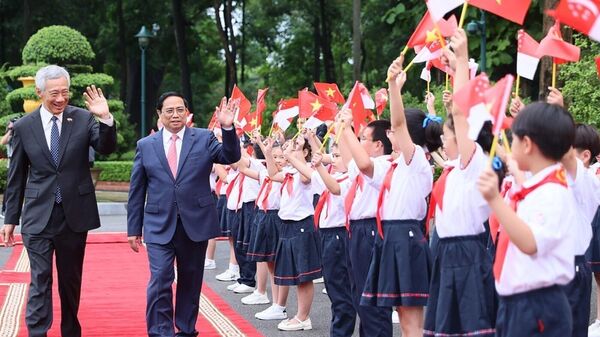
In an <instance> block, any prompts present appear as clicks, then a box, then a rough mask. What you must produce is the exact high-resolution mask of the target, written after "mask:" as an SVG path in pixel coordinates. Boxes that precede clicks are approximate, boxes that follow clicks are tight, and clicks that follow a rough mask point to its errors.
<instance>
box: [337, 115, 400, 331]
mask: <svg viewBox="0 0 600 337" xmlns="http://www.w3.org/2000/svg"><path fill="white" fill-rule="evenodd" d="M343 116H346V119H344V117H343ZM351 116H352V115H351V112H350V111H349V110H347V111H345V112H341V113H339V114H338V120H339V121H338V122H339V123H340V124H339V125H340V126H339V127H338V130H337V131H336V134H337V133H340V132H341V133H342V134H341V135H340V136H339V138H340V144H339V148H340V154H341V156H342V160H343V161H344V162H345V163H346V166H347V168H348V177H349V178H348V179H347V180H345V181H342V182H340V183H339V189H338V190H331V193H332V194H334V195H341V196H342V197H343V198H344V211H345V213H346V214H345V215H346V222H345V226H346V231H347V239H348V242H347V245H346V262H347V263H348V266H347V268H348V272H349V275H348V276H349V277H348V281H349V283H350V289H351V293H352V303H353V304H354V308H355V309H356V312H357V313H358V316H359V318H360V321H359V323H360V324H359V334H360V336H361V337H371V336H391V335H392V333H393V329H392V309H391V307H374V306H366V305H361V304H360V299H361V296H362V293H363V289H364V286H365V281H366V278H367V273H368V271H369V264H370V262H371V256H372V253H373V245H374V243H375V236H376V235H377V234H376V233H377V224H376V220H375V215H376V213H377V202H376V201H377V197H378V195H379V190H378V189H377V188H375V187H374V186H372V184H370V183H367V182H366V177H365V176H364V174H363V173H362V172H361V170H360V169H359V168H358V166H357V163H356V162H355V161H354V160H353V159H352V151H351V148H352V147H360V148H362V149H364V151H365V152H366V153H367V155H368V156H369V157H371V158H373V160H374V161H377V160H383V161H387V160H389V158H390V154H391V153H392V144H391V142H390V140H389V138H388V137H387V136H386V130H388V129H390V122H389V121H387V120H376V121H372V122H370V123H369V124H368V125H367V126H366V127H365V128H363V129H362V131H361V132H360V134H361V135H360V142H359V141H357V139H356V136H355V135H354V132H353V130H352V127H351V125H352V117H351ZM348 139H350V141H348Z"/></svg>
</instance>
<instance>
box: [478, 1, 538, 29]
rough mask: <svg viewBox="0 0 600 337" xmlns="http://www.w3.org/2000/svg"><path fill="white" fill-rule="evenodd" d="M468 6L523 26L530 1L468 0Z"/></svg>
mask: <svg viewBox="0 0 600 337" xmlns="http://www.w3.org/2000/svg"><path fill="white" fill-rule="evenodd" d="M468 2H469V5H472V6H475V7H478V8H481V9H483V10H486V11H488V12H490V13H494V14H496V15H498V16H501V17H503V18H505V19H507V20H510V21H512V22H515V23H518V24H520V25H522V24H523V21H524V20H525V15H526V14H527V10H528V9H529V6H530V5H531V0H468Z"/></svg>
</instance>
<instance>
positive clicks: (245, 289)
mask: <svg viewBox="0 0 600 337" xmlns="http://www.w3.org/2000/svg"><path fill="white" fill-rule="evenodd" d="M233 292H234V293H236V294H250V293H252V292H254V288H252V287H249V286H247V285H245V284H243V283H242V284H240V285H239V286H237V287H235V289H233Z"/></svg>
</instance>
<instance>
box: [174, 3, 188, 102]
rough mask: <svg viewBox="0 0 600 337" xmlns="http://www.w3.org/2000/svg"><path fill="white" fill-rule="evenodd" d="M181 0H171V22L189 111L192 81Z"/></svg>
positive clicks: (183, 91) (182, 87) (181, 81)
mask: <svg viewBox="0 0 600 337" xmlns="http://www.w3.org/2000/svg"><path fill="white" fill-rule="evenodd" d="M181 1H182V0H172V1H171V5H172V11H173V24H174V27H175V44H176V46H177V58H178V59H179V69H180V74H179V79H180V83H181V90H182V93H183V96H184V97H185V98H186V99H187V101H188V106H189V109H190V111H192V112H193V111H194V105H193V102H192V82H191V79H190V65H189V62H188V57H187V44H186V42H185V16H184V15H183V9H182V5H181Z"/></svg>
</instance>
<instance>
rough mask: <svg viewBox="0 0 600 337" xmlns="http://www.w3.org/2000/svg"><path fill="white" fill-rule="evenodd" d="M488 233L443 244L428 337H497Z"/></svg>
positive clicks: (445, 240)
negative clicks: (495, 336)
mask: <svg viewBox="0 0 600 337" xmlns="http://www.w3.org/2000/svg"><path fill="white" fill-rule="evenodd" d="M488 236H489V235H488V234H487V233H485V232H484V233H482V234H480V235H470V236H456V237H449V238H441V239H440V240H439V243H438V246H437V250H436V256H434V259H433V269H432V275H431V284H430V289H429V294H430V297H429V302H428V303H427V310H426V314H425V329H424V331H423V334H424V335H425V336H490V337H491V336H494V335H495V333H496V329H495V323H496V301H497V300H496V290H495V288H494V275H493V272H492V258H491V256H490V255H489V253H488V250H487V248H486V245H487V241H488V240H487V239H488Z"/></svg>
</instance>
